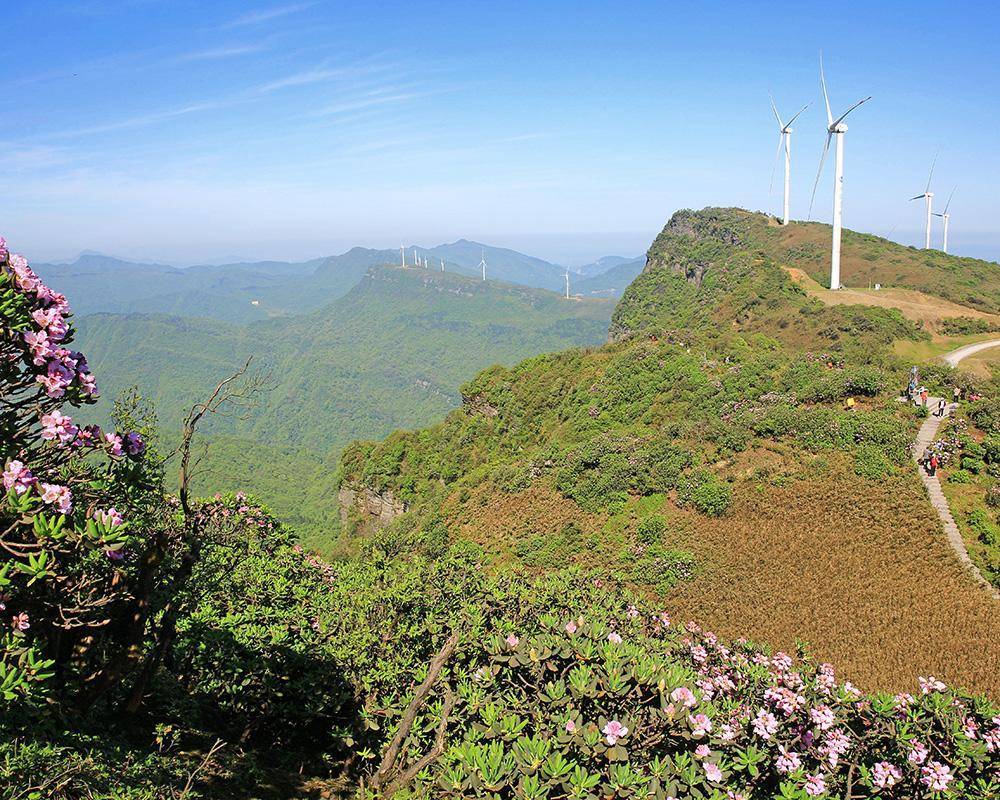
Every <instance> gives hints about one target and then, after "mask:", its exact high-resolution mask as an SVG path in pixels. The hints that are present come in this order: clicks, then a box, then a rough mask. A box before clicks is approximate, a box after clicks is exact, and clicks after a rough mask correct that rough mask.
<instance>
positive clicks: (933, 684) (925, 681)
mask: <svg viewBox="0 0 1000 800" xmlns="http://www.w3.org/2000/svg"><path fill="white" fill-rule="evenodd" d="M917 682H918V683H919V684H920V693H921V694H930V693H931V692H943V691H944V690H945V689H947V688H948V687H947V686H945V685H944V684H943V683H942V682H941V681H939V680H938V679H937V678H935V677H934V676H933V675H931V676H930V677H929V678H924V677H921V678H918V680H917Z"/></svg>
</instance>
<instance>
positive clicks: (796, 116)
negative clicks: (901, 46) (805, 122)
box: [785, 103, 812, 128]
mask: <svg viewBox="0 0 1000 800" xmlns="http://www.w3.org/2000/svg"><path fill="white" fill-rule="evenodd" d="M811 105H812V103H806V104H805V105H804V106H802V108H800V109H799V111H798V113H797V114H796V115H795V116H794V117H792V118H791V119H790V120H788V122H786V123H785V127H786V128H787V127H788V126H789V125H791V124H792V123H793V122H795V120H797V119H798V118H799V114H801V113H802V112H803V111H805V110H806V109H807V108H809V106H811Z"/></svg>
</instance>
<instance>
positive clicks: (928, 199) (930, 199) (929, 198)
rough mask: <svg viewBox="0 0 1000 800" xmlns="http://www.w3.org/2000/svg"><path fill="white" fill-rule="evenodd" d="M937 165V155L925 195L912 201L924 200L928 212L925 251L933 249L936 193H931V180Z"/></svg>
mask: <svg viewBox="0 0 1000 800" xmlns="http://www.w3.org/2000/svg"><path fill="white" fill-rule="evenodd" d="M935 164H937V155H936V154H935V156H934V160H933V161H932V162H931V171H930V173H929V174H928V175H927V186H926V187H925V188H924V193H923V194H918V195H917V196H916V197H911V198H910V201H911V202H912V201H913V200H923V201H924V210H925V211H926V215H927V220H926V224H925V226H924V250H930V249H931V217H932V216H933V214H932V209H931V206H932V205H933V204H934V192H932V191H931V178H933V177H934V165H935Z"/></svg>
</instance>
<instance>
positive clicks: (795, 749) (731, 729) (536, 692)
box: [392, 607, 1000, 800]
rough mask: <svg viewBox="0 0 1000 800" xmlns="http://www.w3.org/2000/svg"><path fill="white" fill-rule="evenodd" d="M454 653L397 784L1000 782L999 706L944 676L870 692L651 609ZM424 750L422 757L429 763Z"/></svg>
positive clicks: (794, 793)
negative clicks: (673, 622)
mask: <svg viewBox="0 0 1000 800" xmlns="http://www.w3.org/2000/svg"><path fill="white" fill-rule="evenodd" d="M470 651H471V654H470V653H466V654H465V656H464V657H462V655H461V650H460V651H459V652H460V656H459V657H457V658H455V659H454V663H453V664H452V665H451V667H450V668H449V669H446V670H443V671H442V673H441V676H440V678H439V679H438V685H437V686H436V688H435V689H434V691H433V692H431V693H430V694H429V695H428V696H427V698H426V700H425V701H424V703H425V704H424V707H423V709H422V711H421V713H420V714H419V715H418V716H417V717H416V720H415V723H414V724H413V726H412V729H411V730H410V731H409V733H408V736H407V744H408V746H409V751H408V752H409V753H410V754H411V755H410V756H409V759H400V762H401V763H399V764H398V765H396V766H395V767H394V768H395V772H396V773H397V774H398V775H401V776H404V777H406V776H407V770H406V769H404V768H403V763H402V762H406V761H407V760H408V761H409V764H410V765H411V766H413V765H414V764H415V765H416V766H417V767H419V770H413V769H410V770H409V775H408V778H409V780H410V781H412V784H411V785H410V786H409V788H406V786H405V783H406V781H405V780H399V779H398V778H397V780H396V783H395V785H393V787H392V788H393V789H396V790H399V792H400V793H401V794H402V793H415V794H416V795H418V796H428V797H445V796H450V797H489V798H506V797H511V798H513V797H518V798H531V799H532V800H541V798H597V797H655V798H659V799H660V800H666V799H667V798H713V799H718V800H722V798H727V799H732V800H735V799H736V798H746V799H747V800H750V798H775V797H780V798H801V799H802V800H806V799H807V798H812V797H831V798H833V797H843V798H847V797H855V798H861V797H886V798H891V797H911V798H912V797H963V798H994V797H998V796H1000V708H998V707H997V706H995V705H993V704H991V703H990V702H988V701H986V700H983V699H977V698H974V697H969V696H965V695H963V694H962V693H960V692H956V691H953V690H951V689H949V688H948V687H946V686H945V685H944V684H943V683H942V682H940V681H938V680H936V679H935V678H933V677H927V678H920V679H919V682H918V684H917V686H916V687H915V691H914V693H913V694H912V695H911V694H898V695H865V694H862V693H861V692H860V691H859V690H858V689H857V688H855V687H854V686H852V685H851V683H850V682H849V681H840V680H838V678H837V676H836V674H835V672H834V668H833V667H832V666H831V665H829V664H815V663H812V662H810V661H808V660H806V661H800V662H799V663H797V664H796V663H795V662H794V661H793V659H792V658H791V657H789V656H788V655H786V654H783V653H776V654H773V655H772V654H768V653H767V652H766V651H762V650H760V649H759V648H755V647H753V646H752V645H750V644H748V643H746V642H740V643H736V644H734V645H726V644H724V643H723V642H720V641H719V640H718V639H717V638H716V637H715V636H714V635H713V634H711V633H709V632H704V631H702V630H701V629H700V628H699V627H698V626H697V625H694V624H688V625H687V626H686V627H680V626H670V624H669V618H668V617H667V616H666V615H663V614H653V615H645V614H639V613H638V611H637V609H635V607H630V608H629V609H628V610H627V611H625V612H624V613H622V614H621V615H620V616H619V618H618V621H617V622H615V621H614V620H612V624H611V626H609V625H608V624H606V623H605V622H603V621H600V620H588V619H587V618H586V617H577V618H571V619H565V618H560V617H556V616H554V615H550V616H547V617H545V618H543V619H542V621H541V624H540V625H538V626H535V627H533V628H531V629H529V630H524V631H510V632H507V633H504V632H503V631H497V632H496V633H495V634H494V635H492V636H491V637H489V638H488V639H487V640H486V641H484V642H482V644H481V646H480V647H471V648H470ZM421 757H423V758H424V763H421V762H420V759H421Z"/></svg>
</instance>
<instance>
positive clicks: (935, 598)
mask: <svg viewBox="0 0 1000 800" xmlns="http://www.w3.org/2000/svg"><path fill="white" fill-rule="evenodd" d="M691 547H692V549H693V550H694V551H695V554H696V557H697V558H698V559H699V563H700V564H701V565H703V567H704V569H703V572H702V573H701V574H700V575H699V576H698V577H697V578H696V579H695V580H694V581H692V582H690V583H687V584H681V585H680V586H678V587H677V588H676V589H675V590H674V591H673V592H672V593H671V595H670V597H669V598H668V603H669V605H670V607H671V609H672V610H674V611H675V613H676V614H677V615H678V616H679V617H681V618H692V619H697V620H700V621H701V622H703V623H704V624H705V625H707V626H709V627H711V628H712V629H714V630H715V631H716V632H718V633H720V634H724V635H726V636H731V637H735V636H748V637H751V638H757V639H760V640H763V641H767V642H770V643H771V644H773V645H774V646H778V647H783V648H790V647H793V646H794V643H795V641H796V640H797V639H804V640H806V641H808V642H809V643H810V650H811V652H813V653H814V654H815V655H816V656H817V657H818V658H822V659H824V660H829V661H831V662H833V663H834V664H837V665H838V666H839V667H840V669H841V671H842V672H843V674H844V675H846V676H847V677H849V678H850V679H852V680H854V681H855V682H856V683H858V684H859V685H861V686H864V687H867V688H879V689H889V690H912V689H913V681H914V676H915V675H927V674H934V675H937V676H938V677H940V678H942V679H944V680H947V681H949V682H952V683H955V684H957V685H962V686H965V687H968V688H970V689H973V690H977V691H983V692H988V693H990V694H992V695H994V696H1000V615H998V613H997V611H998V609H997V604H996V603H995V602H994V601H993V600H992V599H991V598H990V597H989V596H988V595H987V594H986V593H985V592H983V591H981V590H980V589H978V588H977V587H976V586H975V585H974V584H973V583H972V581H971V580H970V579H969V578H968V576H967V575H966V574H965V572H964V571H963V569H962V567H961V566H960V564H959V563H958V561H957V559H956V558H955V556H954V554H953V552H952V551H951V550H950V549H949V548H948V546H947V543H946V541H945V539H944V536H943V534H942V532H941V531H940V527H939V523H938V520H937V518H936V516H935V515H934V513H933V510H932V509H931V507H930V505H929V504H928V502H927V499H926V497H925V496H924V494H923V491H922V489H921V488H920V486H919V484H918V483H917V482H916V480H915V476H913V475H906V476H903V477H899V478H896V479H893V480H892V481H891V482H890V483H889V484H887V485H883V486H882V487H880V488H879V489H878V490H874V487H873V485H872V484H871V483H868V482H866V481H863V480H859V479H858V478H857V477H856V476H854V475H853V474H851V473H849V472H848V471H847V470H846V469H844V468H842V467H835V468H834V469H832V470H831V472H830V473H829V474H828V475H826V476H824V477H823V478H821V479H806V480H800V481H795V482H793V483H791V484H789V485H787V486H784V487H775V486H763V485H762V486H761V488H760V491H759V492H752V493H748V494H744V495H743V496H738V497H737V498H736V501H735V502H734V504H733V508H732V509H731V511H730V513H729V514H728V515H727V516H726V517H725V518H722V519H718V520H705V519H702V520H699V523H698V535H697V536H696V537H694V538H693V539H692V542H691Z"/></svg>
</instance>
